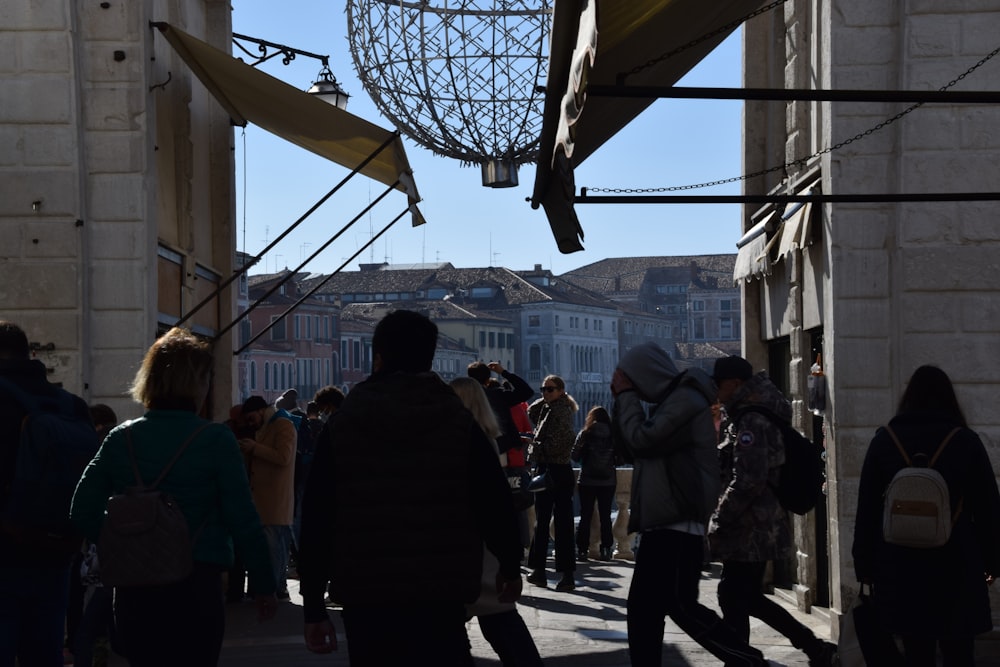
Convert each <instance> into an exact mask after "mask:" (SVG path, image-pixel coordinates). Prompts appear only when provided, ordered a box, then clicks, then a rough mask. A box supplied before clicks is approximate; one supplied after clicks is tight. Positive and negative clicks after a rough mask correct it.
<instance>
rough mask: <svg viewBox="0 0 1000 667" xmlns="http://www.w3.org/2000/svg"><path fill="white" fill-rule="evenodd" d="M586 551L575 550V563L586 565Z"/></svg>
mask: <svg viewBox="0 0 1000 667" xmlns="http://www.w3.org/2000/svg"><path fill="white" fill-rule="evenodd" d="M587 557H588V556H587V549H577V550H576V562H578V563H586V562H587Z"/></svg>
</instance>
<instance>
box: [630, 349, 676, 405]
mask: <svg viewBox="0 0 1000 667" xmlns="http://www.w3.org/2000/svg"><path fill="white" fill-rule="evenodd" d="M618 368H620V369H622V371H623V372H624V373H625V375H627V376H628V379H629V380H631V381H632V384H633V385H634V386H635V390H636V393H637V394H638V395H639V398H641V399H642V400H644V401H646V402H647V403H659V402H660V401H661V400H662V399H663V397H664V396H665V395H666V393H667V388H668V387H669V386H670V382H671V380H673V379H674V378H675V377H676V376H677V374H678V373H679V371H678V370H677V366H675V365H674V362H673V361H672V360H671V359H670V355H669V354H667V353H666V351H665V350H664V349H663V348H662V347H660V346H659V345H657V344H656V343H653V342H646V343H641V344H639V345H636V346H635V347H633V348H632V349H631V350H629V351H628V352H626V353H625V356H623V357H622V358H621V361H619V362H618Z"/></svg>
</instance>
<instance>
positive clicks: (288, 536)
mask: <svg viewBox="0 0 1000 667" xmlns="http://www.w3.org/2000/svg"><path fill="white" fill-rule="evenodd" d="M264 536H265V537H266V538H267V547H268V549H269V550H270V552H271V566H272V567H273V568H274V581H275V583H276V584H277V588H276V589H275V590H276V591H277V592H278V593H281V592H282V591H285V590H287V588H288V549H289V548H290V547H291V544H292V527H291V526H264Z"/></svg>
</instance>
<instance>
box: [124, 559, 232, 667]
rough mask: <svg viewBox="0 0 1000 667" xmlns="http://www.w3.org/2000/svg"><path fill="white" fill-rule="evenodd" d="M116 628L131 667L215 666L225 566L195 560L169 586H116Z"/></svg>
mask: <svg viewBox="0 0 1000 667" xmlns="http://www.w3.org/2000/svg"><path fill="white" fill-rule="evenodd" d="M114 609H115V613H114V616H115V628H116V630H117V632H118V636H119V638H120V639H121V647H122V649H123V651H124V653H125V656H126V657H127V658H128V662H129V665H130V667H177V665H183V666H184V667H215V665H216V664H218V662H219V654H220V653H221V651H222V637H223V634H224V632H225V628H226V609H225V603H224V602H223V597H222V568H221V567H220V566H218V565H211V564H208V563H195V566H194V571H193V572H191V574H190V575H189V576H188V578H187V579H184V580H183V581H179V582H177V583H176V584H168V585H166V586H142V587H131V588H130V587H119V588H116V589H115V601H114Z"/></svg>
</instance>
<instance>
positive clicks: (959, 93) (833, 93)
mask: <svg viewBox="0 0 1000 667" xmlns="http://www.w3.org/2000/svg"><path fill="white" fill-rule="evenodd" d="M587 95H588V96H590V95H592V96H594V97H622V98H628V97H639V98H644V99H651V98H652V99H657V98H672V99H696V100H701V99H704V100H755V101H764V102H768V101H770V102H914V103H932V104H938V103H939V104H997V103H1000V91H989V90H955V91H952V90H823V89H815V88H697V87H684V86H606V85H605V86H602V85H596V84H589V85H588V86H587Z"/></svg>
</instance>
